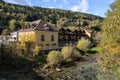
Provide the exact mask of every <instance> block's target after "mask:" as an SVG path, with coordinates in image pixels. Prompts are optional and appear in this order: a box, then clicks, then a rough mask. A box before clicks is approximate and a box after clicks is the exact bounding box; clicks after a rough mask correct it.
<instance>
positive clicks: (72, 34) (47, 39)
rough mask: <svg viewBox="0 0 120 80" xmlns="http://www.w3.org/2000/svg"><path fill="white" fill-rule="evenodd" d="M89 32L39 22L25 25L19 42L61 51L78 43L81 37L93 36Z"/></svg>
mask: <svg viewBox="0 0 120 80" xmlns="http://www.w3.org/2000/svg"><path fill="white" fill-rule="evenodd" d="M87 31H88V30H87ZM87 31H85V30H84V31H82V30H73V31H72V30H70V29H68V28H66V29H65V28H60V29H58V28H55V27H52V26H50V25H48V24H47V22H45V21H42V20H37V21H33V22H32V23H31V24H28V25H24V26H23V27H22V29H21V30H19V35H18V36H19V37H18V41H19V42H20V43H22V42H25V41H33V42H35V43H36V44H38V45H40V46H41V48H42V50H52V49H59V48H62V47H63V46H65V45H67V44H71V43H75V42H77V41H78V40H79V39H81V37H85V38H90V37H91V36H90V35H88V34H87V33H86V32H87ZM91 33H92V32H91Z"/></svg>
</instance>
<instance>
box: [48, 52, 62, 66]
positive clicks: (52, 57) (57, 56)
mask: <svg viewBox="0 0 120 80" xmlns="http://www.w3.org/2000/svg"><path fill="white" fill-rule="evenodd" d="M46 60H47V63H48V65H50V66H53V67H56V66H59V65H60V64H61V62H62V60H63V58H62V54H61V52H59V51H50V52H49V54H48V56H47V59H46Z"/></svg>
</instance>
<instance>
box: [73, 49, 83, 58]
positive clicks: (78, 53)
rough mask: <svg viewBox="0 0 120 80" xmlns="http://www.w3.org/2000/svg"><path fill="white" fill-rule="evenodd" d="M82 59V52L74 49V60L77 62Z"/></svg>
mask: <svg viewBox="0 0 120 80" xmlns="http://www.w3.org/2000/svg"><path fill="white" fill-rule="evenodd" d="M80 57H81V54H80V52H79V51H78V50H77V49H74V50H73V53H72V60H77V59H78V58H80Z"/></svg>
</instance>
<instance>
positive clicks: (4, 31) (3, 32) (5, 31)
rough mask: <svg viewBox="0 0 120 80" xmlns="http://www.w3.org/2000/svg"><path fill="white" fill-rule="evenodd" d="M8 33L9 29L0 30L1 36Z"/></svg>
mask: <svg viewBox="0 0 120 80" xmlns="http://www.w3.org/2000/svg"><path fill="white" fill-rule="evenodd" d="M9 34H10V30H9V29H4V30H3V31H2V35H3V36H6V35H9Z"/></svg>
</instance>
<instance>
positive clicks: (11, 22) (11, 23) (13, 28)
mask: <svg viewBox="0 0 120 80" xmlns="http://www.w3.org/2000/svg"><path fill="white" fill-rule="evenodd" d="M16 22H17V21H16V20H15V19H12V20H10V23H9V25H10V30H11V31H15V30H16V26H15V24H16Z"/></svg>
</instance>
